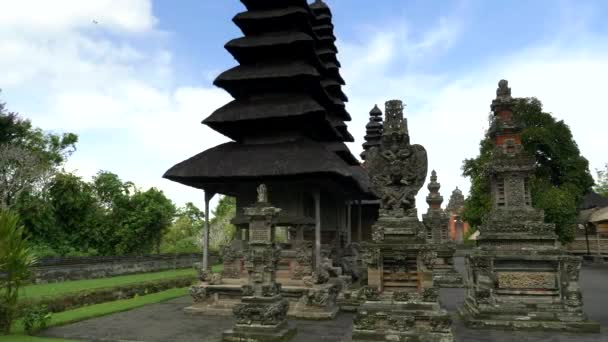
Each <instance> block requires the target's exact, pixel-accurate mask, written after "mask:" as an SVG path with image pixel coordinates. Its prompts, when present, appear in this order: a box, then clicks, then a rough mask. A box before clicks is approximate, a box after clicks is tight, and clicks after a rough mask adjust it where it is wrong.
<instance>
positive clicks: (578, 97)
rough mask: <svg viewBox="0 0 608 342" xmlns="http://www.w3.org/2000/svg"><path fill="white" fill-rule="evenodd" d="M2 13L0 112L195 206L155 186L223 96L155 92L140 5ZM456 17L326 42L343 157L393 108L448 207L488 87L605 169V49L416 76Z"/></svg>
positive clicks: (87, 163)
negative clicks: (399, 107) (373, 113)
mask: <svg viewBox="0 0 608 342" xmlns="http://www.w3.org/2000/svg"><path fill="white" fill-rule="evenodd" d="M0 1H2V0H0ZM2 2H6V3H7V4H4V3H3V4H2V8H3V11H2V12H1V13H0V75H3V78H2V83H1V84H0V87H2V88H3V94H2V99H3V100H4V101H7V102H8V103H9V108H10V109H12V110H15V111H18V112H21V113H22V114H23V115H25V116H27V117H30V118H32V119H33V121H34V124H35V125H37V126H40V127H44V128H46V129H52V130H56V131H74V132H76V133H78V134H80V138H81V142H80V144H79V146H78V148H79V149H78V151H77V153H76V154H75V155H74V156H73V157H72V159H71V161H70V163H69V165H68V168H71V169H76V170H78V173H79V174H81V175H83V176H87V177H88V176H92V175H93V174H94V173H96V172H97V170H100V169H103V170H110V171H112V172H115V173H118V174H119V175H120V176H121V177H122V178H123V179H125V180H131V181H134V182H135V183H136V184H138V185H140V186H142V187H149V186H156V187H159V188H161V189H163V190H164V191H165V192H166V193H167V195H168V196H169V197H170V198H172V199H173V200H175V201H176V202H178V203H180V204H181V203H183V202H186V201H193V202H196V203H199V204H200V203H201V202H202V193H201V191H198V190H193V189H190V188H187V187H185V186H182V185H180V184H177V183H174V182H169V181H166V180H163V179H162V178H161V176H162V174H163V172H164V171H166V170H167V169H168V168H169V167H170V166H172V165H173V164H175V163H177V162H179V161H181V160H183V159H186V158H188V157H190V156H192V155H194V154H196V153H198V152H200V151H203V150H205V149H207V148H210V147H212V146H214V145H217V144H219V143H221V142H224V141H226V140H227V139H226V138H225V137H223V136H221V135H220V134H218V133H216V132H214V131H213V130H211V129H209V128H207V127H205V126H203V125H201V124H200V121H201V120H202V119H203V118H205V117H206V116H208V115H209V114H210V113H211V112H212V111H213V110H215V109H217V108H218V107H220V106H221V105H223V104H224V103H226V102H227V101H229V100H230V97H229V96H228V95H227V94H226V93H225V92H223V91H222V90H219V89H216V88H213V87H212V86H211V85H210V83H211V81H210V80H211V77H210V78H209V79H205V77H203V76H205V75H201V82H205V84H209V86H200V85H199V86H196V85H191V86H187V85H182V86H178V87H168V86H166V84H172V83H174V82H173V80H172V75H173V70H172V63H173V61H172V55H171V52H170V51H168V50H166V49H165V48H164V47H163V45H162V39H160V43H155V42H157V41H159V40H158V39H156V38H157V37H163V34H162V32H159V31H158V29H157V28H156V23H157V21H158V20H157V19H156V18H155V17H154V15H153V13H152V6H151V3H150V1H149V0H129V1H120V0H117V1H109V0H105V1H94V2H93V1H76V0H74V1H67V0H65V1H53V2H48V1H24V0H22V1H19V2H14V1H11V2H9V1H2ZM47 3H48V4H47ZM51 3H52V4H51ZM7 6H8V7H7ZM47 7H48V8H47ZM32 8H37V9H38V10H36V11H32V10H31V9H32ZM461 14H462V13H461V12H460V11H456V13H455V14H453V15H450V16H446V17H442V18H440V19H439V20H438V21H437V22H436V24H437V25H434V26H433V28H432V29H430V30H429V31H428V32H423V33H422V34H418V35H413V33H412V32H411V30H410V29H409V26H408V25H409V24H408V23H407V22H405V21H396V22H391V23H384V24H383V25H382V29H381V30H376V31H367V32H365V34H364V35H363V36H362V37H360V38H361V39H359V40H358V41H339V42H338V43H339V47H340V50H341V54H340V56H339V57H340V60H341V61H342V64H343V65H344V68H343V76H344V78H345V79H346V81H347V83H348V86H347V87H346V89H345V90H346V92H347V94H348V95H349V97H350V99H351V102H349V104H348V109H349V111H350V113H351V115H352V116H353V119H354V120H353V121H352V122H351V123H349V128H350V130H351V132H352V133H353V135H354V136H355V138H356V139H357V142H356V143H354V144H350V147H351V149H352V151H353V152H354V153H355V154H356V155H358V154H359V152H360V151H361V147H360V146H361V142H362V139H363V136H364V135H365V124H366V123H367V120H368V115H367V113H368V112H369V110H370V109H371V108H372V107H373V105H374V104H378V105H380V106H381V107H382V105H383V103H384V101H386V100H389V99H394V98H398V99H402V100H404V101H405V102H406V103H407V104H409V106H408V107H407V109H406V116H407V117H408V120H409V127H410V132H411V136H412V142H414V143H420V144H422V145H424V146H425V147H426V149H427V151H428V153H429V162H430V165H429V167H430V169H436V170H437V171H438V173H439V181H440V182H441V183H442V185H443V188H442V193H443V195H444V198H445V202H446V203H447V199H448V197H449V194H450V193H451V190H453V189H454V188H455V187H456V186H459V187H460V188H461V189H464V190H465V191H466V190H468V181H467V180H465V179H464V178H462V177H460V173H461V171H460V166H461V164H462V160H463V159H464V158H470V157H474V156H475V155H477V153H478V142H479V140H480V139H481V138H482V136H483V134H484V129H485V128H486V127H487V114H488V112H489V104H490V102H491V100H492V98H493V97H494V95H495V93H494V92H495V88H496V83H497V81H498V80H499V79H500V78H506V79H508V80H509V81H510V84H511V86H512V87H513V94H514V95H515V96H537V97H538V98H539V99H540V100H541V101H543V103H544V104H545V108H546V109H547V110H548V111H551V112H553V114H554V115H555V116H556V117H558V118H563V119H564V120H565V121H566V123H568V124H569V125H570V126H571V128H572V131H573V133H574V137H575V139H576V140H577V141H578V143H579V146H580V148H581V151H582V153H583V154H584V155H585V156H586V157H588V158H589V160H590V161H591V166H592V169H593V168H599V167H602V166H603V164H604V163H605V162H608V160H606V156H605V155H604V154H603V151H602V150H601V148H600V147H599V146H603V145H605V143H604V142H603V141H602V139H603V132H602V130H603V129H604V128H605V127H607V124H608V122H607V120H608V116H606V115H598V113H600V112H601V111H602V110H603V103H602V100H603V96H602V95H603V94H602V93H601V92H602V91H603V87H602V86H603V80H605V79H608V65H607V63H608V62H606V61H608V49H606V48H601V49H600V48H597V47H598V46H608V44H604V45H601V43H606V41H596V38H594V37H591V36H590V35H584V36H583V35H578V36H577V38H578V40H577V41H578V44H576V45H565V44H564V43H563V42H561V41H559V40H557V41H555V42H548V43H547V44H545V45H544V46H540V47H537V48H533V49H528V50H524V51H513V52H508V51H507V52H504V55H503V57H502V58H501V59H499V60H490V61H486V63H483V64H479V65H476V66H472V67H471V69H470V70H468V71H467V72H465V73H461V74H459V75H452V74H438V73H430V72H420V71H418V70H421V69H419V68H417V66H419V65H421V64H424V63H429V61H433V60H434V59H435V58H436V57H437V56H440V55H441V54H443V53H445V52H447V51H449V49H450V47H452V46H454V45H455V44H457V43H458V40H459V38H460V36H461V35H462V34H463V27H464V26H463V22H464V21H465V20H464V19H463V17H462V15H461ZM576 18H581V17H580V16H577V17H576ZM93 20H96V21H98V24H94V23H92V21H93ZM568 20H570V19H568ZM577 20H579V21H581V22H582V19H577ZM581 26H584V25H581ZM387 28H388V29H387ZM133 35H137V36H138V37H140V36H145V37H148V38H149V39H146V41H147V42H152V45H148V46H141V45H136V44H134V43H133V42H132V40H131V39H130V37H132V36H133ZM426 194H427V190H426V188H423V189H422V190H421V192H420V195H419V196H418V207H419V211H420V212H424V211H426V204H425V203H424V197H425V196H426Z"/></svg>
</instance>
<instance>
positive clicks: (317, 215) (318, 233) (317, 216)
mask: <svg viewBox="0 0 608 342" xmlns="http://www.w3.org/2000/svg"><path fill="white" fill-rule="evenodd" d="M314 198H315V270H317V271H318V270H320V269H321V193H320V191H319V190H316V191H315V192H314Z"/></svg>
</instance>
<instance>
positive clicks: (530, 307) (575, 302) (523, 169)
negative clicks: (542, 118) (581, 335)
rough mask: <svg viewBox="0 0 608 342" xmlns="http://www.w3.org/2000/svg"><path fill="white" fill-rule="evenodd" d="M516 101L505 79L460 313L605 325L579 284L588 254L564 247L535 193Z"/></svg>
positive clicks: (519, 321)
mask: <svg viewBox="0 0 608 342" xmlns="http://www.w3.org/2000/svg"><path fill="white" fill-rule="evenodd" d="M513 105H514V101H513V98H512V97H511V89H510V88H509V87H508V83H507V81H505V80H501V81H500V82H499V83H498V90H497V91H496V99H495V100H494V101H492V105H491V109H492V112H493V114H494V115H493V118H492V123H491V126H490V129H489V131H488V137H489V138H491V139H492V140H493V142H494V144H495V147H494V150H493V151H492V154H491V157H490V161H489V162H488V164H487V165H486V167H487V169H488V171H489V173H490V183H491V195H492V210H491V211H490V212H489V213H488V215H487V216H486V217H485V219H484V220H483V222H482V225H481V227H480V228H479V231H480V235H479V237H478V240H477V243H478V247H477V248H476V249H475V250H474V251H472V252H471V254H470V255H468V256H467V257H466V267H467V275H468V278H469V279H468V286H467V296H466V299H465V303H464V306H463V307H462V308H461V310H460V313H461V317H462V318H463V320H464V322H465V324H466V325H467V326H469V327H471V328H491V329H497V328H503V329H513V330H525V329H528V330H529V329H538V330H559V331H562V332H566V331H568V332H599V329H600V327H599V324H597V323H594V322H590V321H588V320H587V317H586V315H585V313H584V312H583V297H582V294H581V290H580V286H579V271H580V267H581V259H580V258H579V257H575V256H571V255H567V254H565V253H564V251H563V250H562V249H561V248H560V245H559V242H558V241H557V235H556V234H555V225H554V224H550V223H545V222H544V217H545V215H544V212H543V211H542V210H541V209H537V208H534V207H533V206H532V203H531V200H530V198H531V197H530V183H529V182H530V176H532V175H533V173H534V165H535V159H534V157H533V156H531V155H529V154H528V153H527V152H526V151H525V150H524V149H523V147H522V145H521V133H522V131H523V128H522V127H521V126H520V125H519V124H518V122H517V121H516V120H514V115H513Z"/></svg>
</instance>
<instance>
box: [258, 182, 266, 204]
mask: <svg viewBox="0 0 608 342" xmlns="http://www.w3.org/2000/svg"><path fill="white" fill-rule="evenodd" d="M258 203H268V188H266V184H260V186H258Z"/></svg>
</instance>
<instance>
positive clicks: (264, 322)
mask: <svg viewBox="0 0 608 342" xmlns="http://www.w3.org/2000/svg"><path fill="white" fill-rule="evenodd" d="M280 211H281V209H279V208H275V207H273V206H272V205H271V204H270V203H269V202H268V194H267V189H266V185H264V184H262V185H260V186H259V187H258V201H257V203H256V204H255V206H253V207H249V208H245V215H247V217H249V234H250V235H249V246H248V248H247V249H246V250H245V251H244V254H245V268H246V269H247V273H248V280H249V281H248V283H247V284H246V285H243V287H242V298H241V303H239V304H237V305H236V306H235V307H234V309H233V312H234V316H235V318H236V325H235V327H234V328H233V329H232V330H228V331H226V332H224V334H223V340H224V341H243V340H245V341H252V342H257V341H260V342H261V341H288V340H290V339H291V338H292V337H293V336H295V334H296V329H295V328H290V327H289V324H288V323H287V311H288V309H289V302H288V301H287V300H286V299H284V298H283V297H282V295H281V284H279V283H277V282H276V272H277V263H278V262H279V258H280V255H281V248H280V247H279V246H278V245H277V244H276V243H275V241H274V240H275V231H274V226H273V224H272V219H273V218H274V217H275V216H276V215H277V214H278V213H279V212H280Z"/></svg>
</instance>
